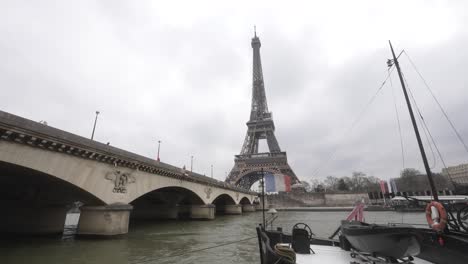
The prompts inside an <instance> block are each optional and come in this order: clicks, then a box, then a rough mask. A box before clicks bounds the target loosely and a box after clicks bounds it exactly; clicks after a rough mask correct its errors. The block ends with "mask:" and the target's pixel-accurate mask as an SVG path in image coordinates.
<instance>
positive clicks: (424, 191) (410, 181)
mask: <svg viewBox="0 0 468 264" xmlns="http://www.w3.org/2000/svg"><path fill="white" fill-rule="evenodd" d="M432 177H433V179H434V184H435V186H436V189H437V191H438V192H439V194H442V195H444V194H452V193H453V191H454V187H453V185H452V183H451V181H450V180H449V179H448V178H447V177H444V176H443V175H442V174H440V173H433V174H432ZM390 187H391V188H392V192H393V194H394V195H410V196H411V195H431V186H430V185H429V180H428V179H427V176H426V175H425V174H420V175H414V176H405V177H399V178H393V179H390Z"/></svg>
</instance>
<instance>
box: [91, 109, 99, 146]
mask: <svg viewBox="0 0 468 264" xmlns="http://www.w3.org/2000/svg"><path fill="white" fill-rule="evenodd" d="M98 115H99V111H96V118H95V119H94V126H93V133H92V134H91V140H93V139H94V131H95V130H96V123H97V117H98Z"/></svg>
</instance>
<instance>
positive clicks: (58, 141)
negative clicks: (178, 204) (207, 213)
mask: <svg viewBox="0 0 468 264" xmlns="http://www.w3.org/2000/svg"><path fill="white" fill-rule="evenodd" d="M0 140H8V141H12V142H15V143H18V144H26V145H29V146H31V147H36V148H42V149H46V150H49V151H55V152H61V153H63V154H66V155H73V156H79V157H81V158H84V159H91V160H95V161H97V162H103V163H108V164H114V165H116V166H119V167H128V168H131V169H137V170H140V171H145V172H148V173H152V174H158V175H163V176H167V177H172V178H177V179H180V180H183V181H188V182H195V183H201V184H205V185H208V186H214V187H218V188H222V189H227V190H232V191H236V192H240V193H245V194H249V195H257V193H256V192H252V191H249V190H246V189H242V188H239V187H236V186H234V185H231V184H229V183H226V182H222V181H218V180H215V179H212V178H210V177H206V176H203V175H200V174H197V173H193V172H188V171H185V170H183V169H181V168H178V167H175V166H172V165H170V164H167V163H163V162H158V161H155V160H152V159H149V158H146V157H143V156H141V155H138V154H135V153H132V152H128V151H125V150H123V149H119V148H116V147H113V146H110V145H107V144H103V143H100V142H97V141H94V140H90V139H88V138H84V137H81V136H78V135H75V134H72V133H69V132H66V131H63V130H60V129H57V128H54V127H51V126H47V125H44V124H41V123H38V122H35V121H32V120H28V119H26V118H22V117H19V116H16V115H13V114H9V113H6V112H3V111H0Z"/></svg>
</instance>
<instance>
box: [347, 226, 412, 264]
mask: <svg viewBox="0 0 468 264" xmlns="http://www.w3.org/2000/svg"><path fill="white" fill-rule="evenodd" d="M341 233H342V234H343V235H344V236H345V237H346V239H347V240H348V242H349V243H350V244H351V246H352V247H353V248H354V249H356V250H358V251H361V252H366V253H371V254H376V255H378V256H382V257H392V258H395V259H401V258H405V257H409V256H416V255H418V254H419V253H420V242H419V238H418V235H417V232H416V228H413V227H399V226H386V225H370V224H366V223H362V222H358V221H343V222H342V224H341Z"/></svg>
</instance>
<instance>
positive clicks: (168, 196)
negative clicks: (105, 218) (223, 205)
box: [130, 186, 205, 219]
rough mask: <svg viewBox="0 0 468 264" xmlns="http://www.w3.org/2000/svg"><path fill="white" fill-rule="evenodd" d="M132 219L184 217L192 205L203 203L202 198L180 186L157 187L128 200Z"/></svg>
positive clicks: (187, 215) (188, 213) (187, 216)
mask: <svg viewBox="0 0 468 264" xmlns="http://www.w3.org/2000/svg"><path fill="white" fill-rule="evenodd" d="M130 204H131V205H132V206H133V211H132V213H131V218H133V219H186V218H189V217H190V208H191V206H193V205H204V204H205V202H204V201H203V199H202V198H201V197H200V196H199V195H198V194H196V193H195V192H193V191H192V190H190V189H187V188H184V187H180V186H168V187H162V188H157V189H155V190H152V191H150V192H147V193H145V194H143V195H141V196H139V197H138V198H136V199H134V200H133V201H131V202H130Z"/></svg>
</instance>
